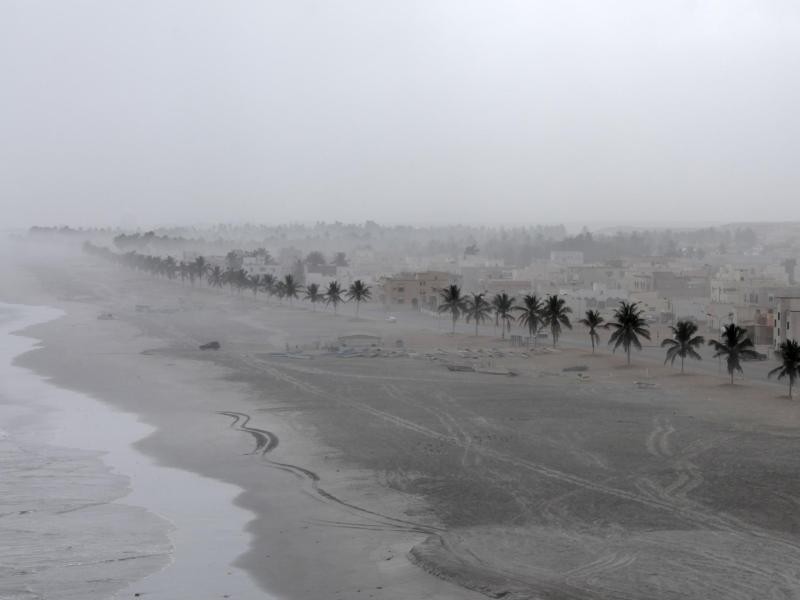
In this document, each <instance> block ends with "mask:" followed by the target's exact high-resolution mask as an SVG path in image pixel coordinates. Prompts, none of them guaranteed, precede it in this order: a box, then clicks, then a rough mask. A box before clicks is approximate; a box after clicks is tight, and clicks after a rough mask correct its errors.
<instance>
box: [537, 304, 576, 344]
mask: <svg viewBox="0 0 800 600" xmlns="http://www.w3.org/2000/svg"><path fill="white" fill-rule="evenodd" d="M571 312H572V309H571V308H570V307H569V306H567V302H566V300H564V299H563V298H559V297H558V294H553V295H551V296H548V297H547V300H545V303H544V320H545V323H547V324H548V325H549V326H550V334H551V335H552V336H553V348H555V347H556V344H558V338H559V336H560V335H561V326H562V325H563V326H564V327H566V328H567V329H572V323H570V322H569V317H568V316H567V315H568V314H569V313H571Z"/></svg>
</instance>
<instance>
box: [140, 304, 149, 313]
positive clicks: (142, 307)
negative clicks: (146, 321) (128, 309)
mask: <svg viewBox="0 0 800 600" xmlns="http://www.w3.org/2000/svg"><path fill="white" fill-rule="evenodd" d="M136 312H152V309H151V308H150V305H149V304H137V305H136Z"/></svg>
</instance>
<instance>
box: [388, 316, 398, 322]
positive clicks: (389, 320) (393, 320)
mask: <svg viewBox="0 0 800 600" xmlns="http://www.w3.org/2000/svg"><path fill="white" fill-rule="evenodd" d="M386 322H387V323H397V317H395V316H393V315H389V316H388V317H386Z"/></svg>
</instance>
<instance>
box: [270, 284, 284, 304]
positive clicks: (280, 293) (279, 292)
mask: <svg viewBox="0 0 800 600" xmlns="http://www.w3.org/2000/svg"><path fill="white" fill-rule="evenodd" d="M273 289H274V294H275V295H276V296H277V297H278V302H279V303H280V304H283V299H284V298H285V297H286V284H285V283H284V282H283V281H278V282H276V283H275V286H274V287H273Z"/></svg>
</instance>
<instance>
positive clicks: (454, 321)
mask: <svg viewBox="0 0 800 600" xmlns="http://www.w3.org/2000/svg"><path fill="white" fill-rule="evenodd" d="M455 332H456V316H455V315H453V333H455Z"/></svg>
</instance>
